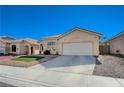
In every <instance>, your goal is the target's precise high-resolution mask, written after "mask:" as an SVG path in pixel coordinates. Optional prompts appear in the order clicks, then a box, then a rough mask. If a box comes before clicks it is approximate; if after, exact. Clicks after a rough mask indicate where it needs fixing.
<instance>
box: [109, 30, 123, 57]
mask: <svg viewBox="0 0 124 93" xmlns="http://www.w3.org/2000/svg"><path fill="white" fill-rule="evenodd" d="M109 44H110V53H111V54H123V55H124V31H123V32H121V33H119V34H117V35H116V36H114V37H113V38H111V39H110V40H109Z"/></svg>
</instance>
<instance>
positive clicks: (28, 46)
mask: <svg viewBox="0 0 124 93" xmlns="http://www.w3.org/2000/svg"><path fill="white" fill-rule="evenodd" d="M0 43H1V44H0V47H1V48H0V49H1V52H3V51H4V54H19V55H23V54H29V55H30V54H39V50H40V45H39V43H37V41H36V40H33V39H29V38H26V39H16V40H6V39H0Z"/></svg>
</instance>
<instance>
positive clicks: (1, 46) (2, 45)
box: [0, 40, 6, 54]
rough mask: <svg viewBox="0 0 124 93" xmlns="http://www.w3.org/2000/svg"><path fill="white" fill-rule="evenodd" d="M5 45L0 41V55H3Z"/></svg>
mask: <svg viewBox="0 0 124 93" xmlns="http://www.w3.org/2000/svg"><path fill="white" fill-rule="evenodd" d="M5 48H6V43H5V42H3V41H2V40H0V54H5Z"/></svg>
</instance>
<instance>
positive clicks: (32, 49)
mask: <svg viewBox="0 0 124 93" xmlns="http://www.w3.org/2000/svg"><path fill="white" fill-rule="evenodd" d="M32 54H34V48H33V46H32V47H31V55H32Z"/></svg>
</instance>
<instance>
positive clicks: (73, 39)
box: [39, 28, 101, 56]
mask: <svg viewBox="0 0 124 93" xmlns="http://www.w3.org/2000/svg"><path fill="white" fill-rule="evenodd" d="M100 37H101V34H99V33H96V32H92V31H89V30H86V29H80V28H74V29H72V30H71V31H69V32H66V33H64V34H59V35H55V36H49V37H45V38H43V39H42V40H40V41H39V43H40V46H41V49H40V50H41V51H45V50H50V51H51V53H52V54H60V55H94V56H98V55H99V39H100Z"/></svg>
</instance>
